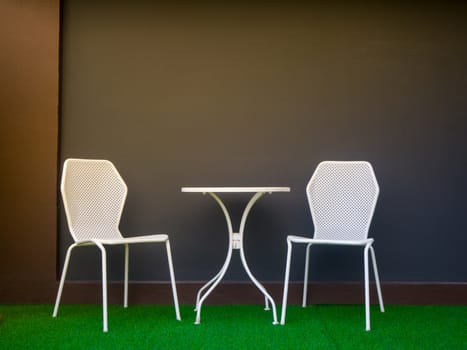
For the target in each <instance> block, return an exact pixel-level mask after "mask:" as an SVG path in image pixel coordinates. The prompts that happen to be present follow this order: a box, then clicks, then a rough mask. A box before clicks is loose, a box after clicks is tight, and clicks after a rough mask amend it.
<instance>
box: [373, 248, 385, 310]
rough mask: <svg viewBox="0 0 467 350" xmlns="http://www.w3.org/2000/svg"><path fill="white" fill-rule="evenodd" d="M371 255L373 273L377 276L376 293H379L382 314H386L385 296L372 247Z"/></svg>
mask: <svg viewBox="0 0 467 350" xmlns="http://www.w3.org/2000/svg"><path fill="white" fill-rule="evenodd" d="M370 253H371V260H372V261H373V272H374V274H375V282H376V291H377V292H378V301H379V310H380V311H381V312H384V303H383V294H382V293H381V285H380V281H379V274H378V267H377V266H376V256H375V250H374V249H373V247H372V246H371V247H370Z"/></svg>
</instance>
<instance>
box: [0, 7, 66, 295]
mask: <svg viewBox="0 0 467 350" xmlns="http://www.w3.org/2000/svg"><path fill="white" fill-rule="evenodd" d="M58 38H59V1H58V0H56V1H55V0H49V1H42V0H37V1H34V0H30V1H1V2H0V162H1V175H0V177H1V181H0V188H1V190H0V193H1V194H0V223H1V226H0V242H1V244H0V280H1V283H0V300H1V301H2V302H21V301H22V302H25V301H28V302H34V301H41V302H44V301H45V300H51V299H50V296H51V290H53V289H55V278H56V264H57V244H56V242H57V215H56V214H57V187H56V185H57V153H58V152H57V143H58V59H59V47H58V45H59V40H58ZM52 293H53V292H52Z"/></svg>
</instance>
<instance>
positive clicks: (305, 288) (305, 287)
mask: <svg viewBox="0 0 467 350" xmlns="http://www.w3.org/2000/svg"><path fill="white" fill-rule="evenodd" d="M310 247H311V243H308V244H307V245H306V256H305V275H304V277H303V298H302V307H306V299H307V296H308V270H309V262H310Z"/></svg>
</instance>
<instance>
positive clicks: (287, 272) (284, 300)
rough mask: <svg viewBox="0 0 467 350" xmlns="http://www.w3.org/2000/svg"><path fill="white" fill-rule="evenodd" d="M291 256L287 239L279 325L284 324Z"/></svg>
mask: <svg viewBox="0 0 467 350" xmlns="http://www.w3.org/2000/svg"><path fill="white" fill-rule="evenodd" d="M291 258H292V242H290V241H289V240H287V263H286V265H285V277H284V294H283V297H282V313H281V325H284V324H285V313H286V309H287V293H288V289H289V277H290V260H291Z"/></svg>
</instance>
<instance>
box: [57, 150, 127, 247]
mask: <svg viewBox="0 0 467 350" xmlns="http://www.w3.org/2000/svg"><path fill="white" fill-rule="evenodd" d="M61 193H62V198H63V203H64V206H65V212H66V216H67V222H68V227H69V229H70V233H71V235H72V236H73V238H74V239H75V241H83V240H90V239H114V238H121V237H122V235H121V234H120V231H119V229H118V225H119V223H120V217H121V214H122V210H123V205H124V203H125V199H126V194H127V187H126V184H125V182H124V181H123V179H122V178H121V177H120V174H119V173H118V171H117V169H116V168H115V167H114V165H113V164H112V163H111V162H109V161H107V160H89V159H68V160H66V161H65V164H64V167H63V175H62V182H61Z"/></svg>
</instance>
